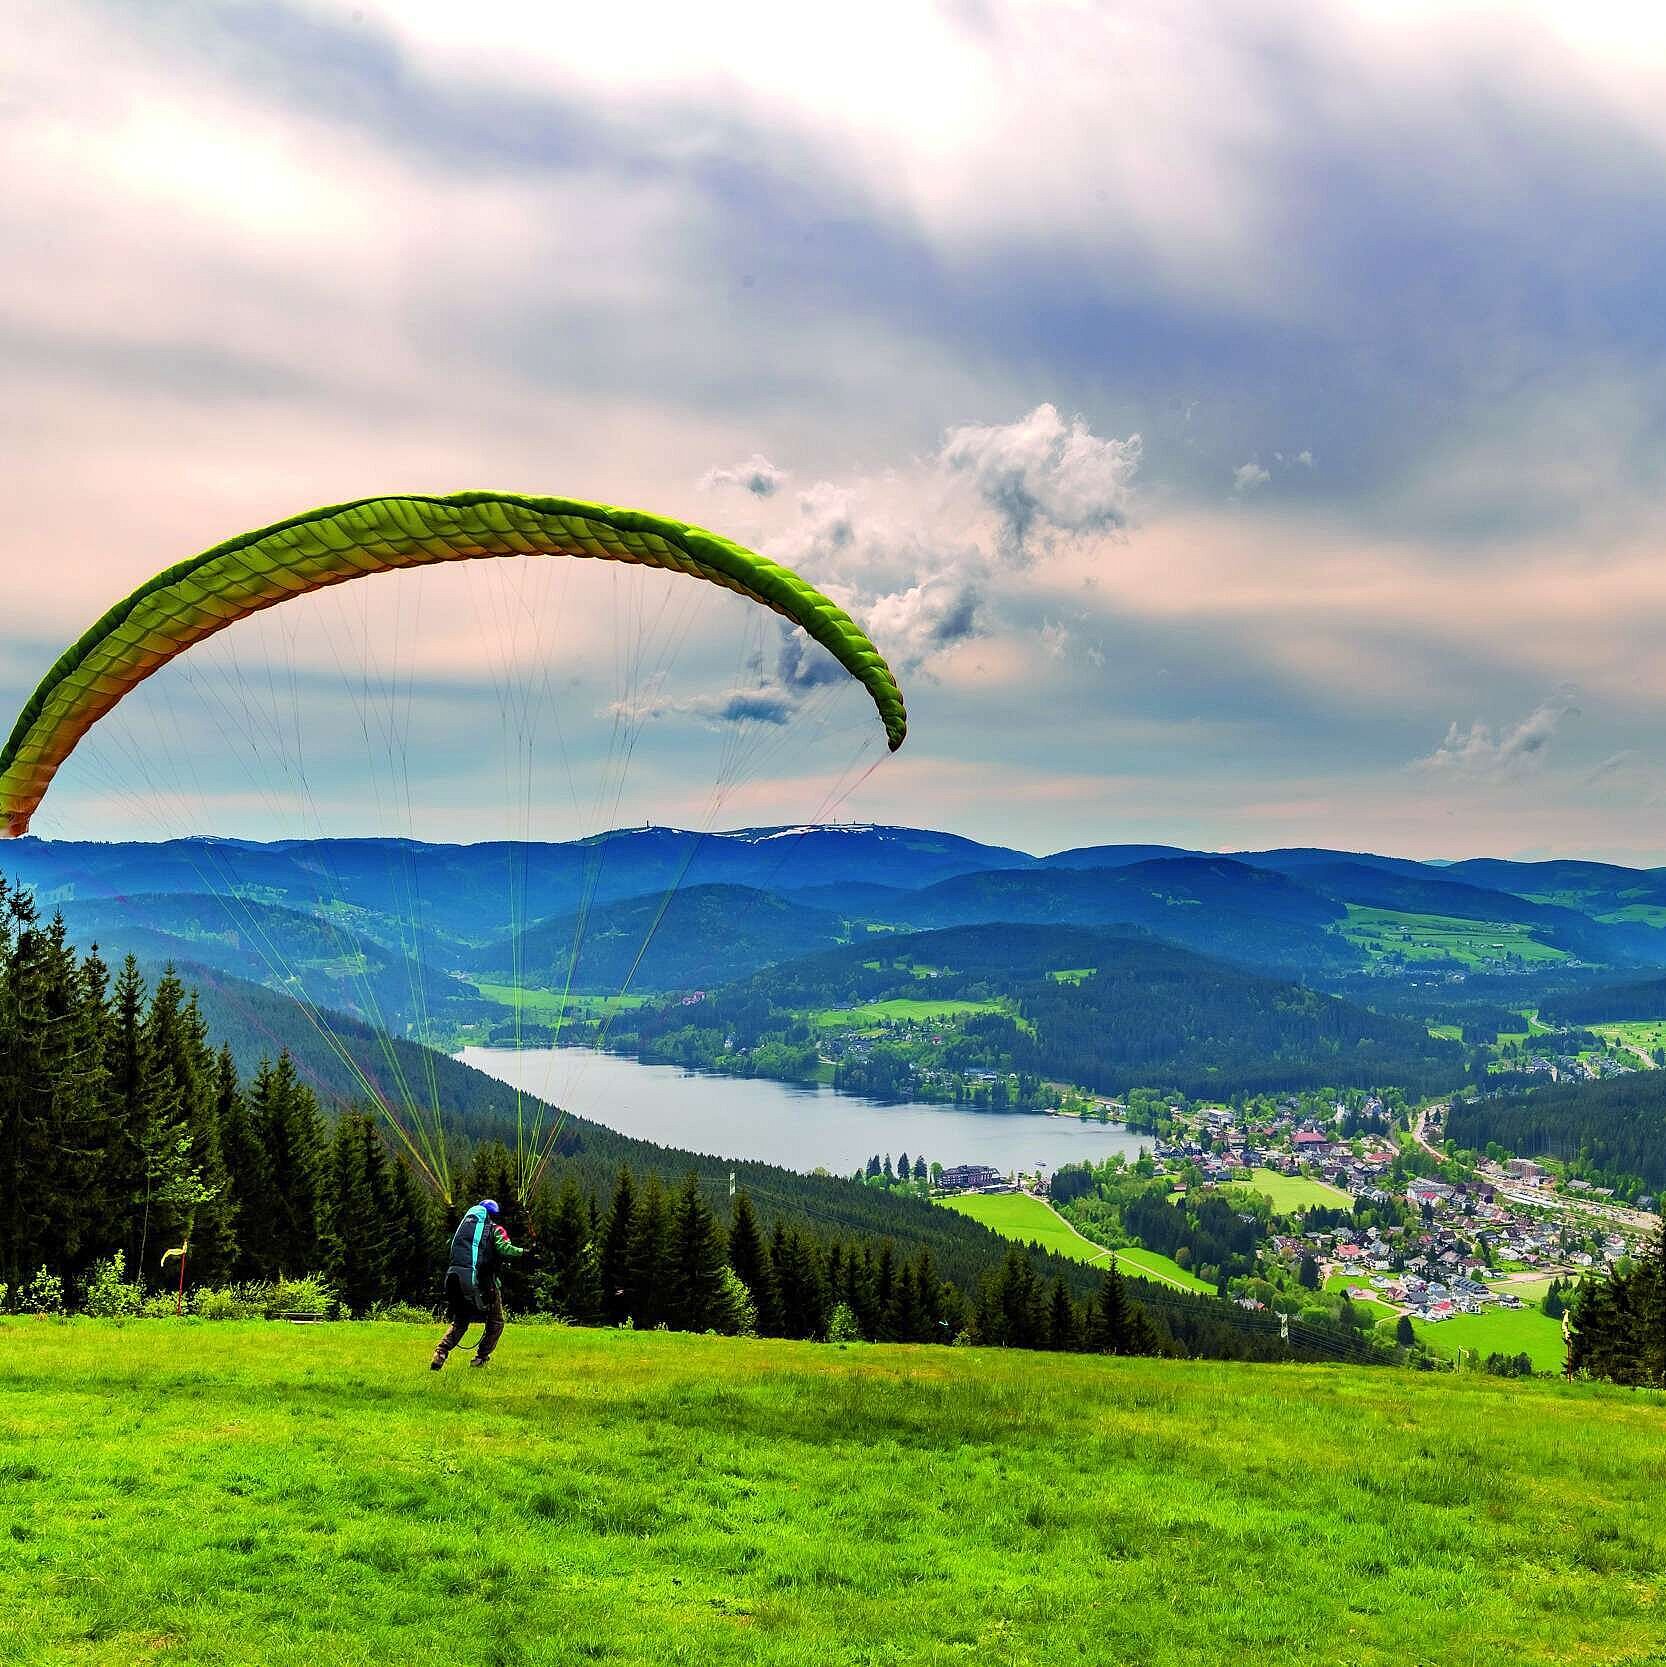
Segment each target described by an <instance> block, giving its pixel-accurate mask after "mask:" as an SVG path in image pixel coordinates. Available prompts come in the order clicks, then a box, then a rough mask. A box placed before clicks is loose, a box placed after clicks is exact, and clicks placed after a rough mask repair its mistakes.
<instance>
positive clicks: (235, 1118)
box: [214, 1047, 277, 1280]
mask: <svg viewBox="0 0 1666 1667" xmlns="http://www.w3.org/2000/svg"><path fill="white" fill-rule="evenodd" d="M214 1111H215V1117H216V1119H217V1121H218V1123H219V1136H220V1157H221V1161H222V1162H223V1163H224V1165H225V1168H226V1177H227V1189H228V1194H229V1202H230V1208H231V1210H232V1212H233V1217H232V1219H233V1222H234V1224H235V1226H236V1229H237V1257H236V1261H235V1262H234V1264H233V1266H232V1270H231V1271H232V1277H233V1278H234V1279H240V1280H241V1279H260V1278H262V1277H264V1276H265V1274H266V1273H267V1271H268V1270H269V1269H271V1268H273V1267H274V1266H276V1263H277V1252H276V1248H275V1244H274V1239H273V1220H274V1215H275V1204H274V1201H273V1197H272V1170H271V1165H270V1163H269V1162H268V1160H267V1156H266V1143H265V1141H264V1140H263V1139H262V1138H261V1133H260V1130H259V1129H258V1128H256V1126H255V1121H254V1118H253V1116H252V1115H251V1114H250V1111H249V1103H248V1101H247V1100H246V1099H244V1097H243V1090H242V1087H241V1086H240V1084H239V1083H238V1080H237V1066H236V1065H235V1064H234V1063H233V1061H232V1057H231V1049H230V1048H229V1047H223V1048H221V1049H220V1054H219V1057H218V1059H216V1060H215V1062H214Z"/></svg>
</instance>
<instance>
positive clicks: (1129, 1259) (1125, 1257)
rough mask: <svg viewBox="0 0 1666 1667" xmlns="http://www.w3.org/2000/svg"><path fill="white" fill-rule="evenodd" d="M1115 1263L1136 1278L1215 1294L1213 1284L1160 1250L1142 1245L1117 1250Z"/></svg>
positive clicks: (1211, 1294) (1210, 1294)
mask: <svg viewBox="0 0 1666 1667" xmlns="http://www.w3.org/2000/svg"><path fill="white" fill-rule="evenodd" d="M1116 1265H1117V1266H1118V1267H1119V1268H1121V1269H1122V1271H1123V1272H1124V1273H1130V1274H1132V1275H1133V1276H1134V1277H1135V1278H1136V1279H1155V1280H1156V1281H1157V1282H1158V1283H1159V1284H1162V1285H1179V1286H1181V1287H1182V1288H1183V1289H1184V1290H1188V1291H1203V1292H1205V1293H1207V1294H1208V1295H1209V1296H1213V1295H1214V1294H1215V1287H1214V1286H1213V1285H1210V1284H1208V1283H1206V1282H1205V1281H1204V1280H1201V1279H1199V1278H1198V1277H1197V1275H1196V1274H1194V1273H1188V1272H1187V1271H1186V1269H1185V1268H1183V1267H1181V1265H1180V1264H1179V1263H1178V1262H1177V1261H1175V1259H1174V1258H1173V1257H1172V1256H1165V1255H1164V1254H1163V1253H1162V1252H1161V1251H1160V1250H1146V1249H1145V1248H1144V1247H1143V1246H1135V1247H1133V1248H1131V1249H1123V1250H1119V1251H1117V1253H1116Z"/></svg>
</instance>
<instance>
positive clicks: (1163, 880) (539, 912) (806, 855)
mask: <svg viewBox="0 0 1666 1667" xmlns="http://www.w3.org/2000/svg"><path fill="white" fill-rule="evenodd" d="M0 868H3V870H4V871H5V872H6V873H7V874H9V875H11V876H13V877H15V878H17V879H18V880H20V881H21V882H23V883H24V884H25V885H27V886H29V887H32V888H33V889H34V891H35V893H36V896H37V898H38V899H39V901H40V902H41V903H43V904H44V905H46V906H48V907H51V906H55V905H61V906H63V907H65V908H67V909H68V910H69V911H70V913H71V918H72V920H73V922H74V924H75V926H76V929H77V931H78V932H83V933H84V932H87V931H96V932H97V933H98V934H99V935H100V936H101V937H102V938H104V939H106V940H108V941H109V942H110V943H111V944H113V945H115V946H117V947H119V948H122V949H126V948H131V949H133V950H134V951H135V952H136V953H139V954H141V955H143V956H145V957H147V958H150V959H152V960H156V959H165V958H166V957H167V956H169V955H170V954H171V955H176V956H179V957H182V958H186V959H191V960H194V961H198V962H201V963H204V964H211V965H214V966H217V967H219V968H220V969H221V970H223V971H226V972H230V973H235V974H237V975H238V976H241V977H248V978H253V979H257V980H261V981H265V982H270V983H273V984H277V983H279V982H281V980H282V978H283V977H286V976H288V975H289V974H290V973H291V972H293V973H295V974H296V975H297V976H299V977H300V978H301V980H302V982H303V983H304V984H305V986H306V988H307V989H308V991H309V993H312V994H313V995H314V998H315V999H318V1000H320V1001H324V1002H327V1003H328V1004H330V1005H332V1006H337V1007H340V1006H343V1005H346V1006H349V1007H351V1008H353V1009H354V1010H356V1011H363V1012H366V1013H369V1012H373V1011H377V1010H379V1011H380V1013H381V1016H382V1019H383V1021H384V1022H386V1023H387V1024H388V1025H389V1026H390V1027H391V1028H393V1029H394V1030H396V1031H400V1030H403V1029H404V1028H405V1027H406V1026H407V1025H410V1024H414V1023H415V1024H420V1023H425V1022H428V1021H431V1020H433V1019H435V1018H436V1017H440V1018H458V1017H461V1016H462V1014H463V1013H464V1011H465V1007H464V1006H460V1005H459V1004H460V1003H462V1004H466V1003H467V1002H468V1001H469V1000H470V999H471V998H470V997H469V994H468V992H467V991H466V990H465V989H462V988H460V987H459V986H458V983H457V980H455V979H453V978H450V977H449V976H448V975H449V974H452V973H456V972H468V973H478V972H494V971H496V972H507V971H508V970H509V966H510V964H511V962H512V959H513V952H512V945H511V943H510V940H511V936H512V934H513V933H515V932H516V931H517V930H519V931H521V932H523V933H524V934H525V947H526V951H527V953H526V957H525V959H526V965H527V966H528V967H530V968H533V969H535V970H536V969H542V971H541V972H540V973H539V980H541V981H542V982H544V983H545V984H546V985H547V984H550V983H565V982H566V976H567V965H566V963H567V961H568V959H569V958H570V956H571V953H572V944H573V942H574V931H573V928H574V926H575V923H576V917H577V916H578V915H579V914H580V913H581V912H585V911H587V912H588V916H589V920H590V923H591V926H592V927H594V928H596V929H597V936H596V938H595V940H594V942H593V944H592V945H591V946H589V947H587V948H586V949H585V951H584V953H583V956H582V957H581V962H580V966H579V968H578V978H579V982H580V986H581V987H582V988H585V989H588V990H593V991H600V990H608V989H612V990H617V989H618V988H619V986H620V984H622V983H623V981H624V979H625V977H626V975H627V974H628V973H629V971H630V968H631V965H632V964H633V962H634V961H635V957H636V954H637V951H638V950H640V949H641V948H642V944H643V940H644V936H645V934H646V931H647V927H648V925H649V924H650V923H652V922H653V921H655V920H656V919H658V920H659V928H658V930H657V932H656V933H655V936H654V941H653V942H652V944H651V945H649V947H648V950H647V952H646V953H645V954H644V955H643V959H642V962H641V965H640V967H639V968H638V972H637V977H636V979H635V980H634V982H636V983H637V984H638V986H639V987H640V988H643V989H647V990H668V989H675V988H679V987H682V986H686V985H691V984H692V985H704V984H708V983H721V982H724V981H727V980H733V979H738V978H742V977H745V976H747V975H749V974H750V973H751V972H752V971H755V970H756V969H758V968H760V967H763V966H766V965H771V964H774V963H778V962H780V961H782V960H783V959H789V958H791V957H793V956H796V955H801V954H804V953H808V952H811V951H813V950H815V949H818V948H821V947H826V946H827V945H829V944H831V943H834V942H837V941H839V940H840V939H842V938H844V937H846V936H850V935H851V934H853V933H854V934H860V933H863V932H865V931H871V930H877V929H883V930H888V931H896V930H903V931H907V930H916V931H920V930H934V929H939V928H943V927H948V926H957V925H976V924H988V923H995V922H1003V921H1008V922H1014V923H1019V924H1049V925H1054V926H1075V925H1085V926H1135V927H1139V928H1142V929H1144V930H1147V931H1150V932H1152V933H1154V934H1156V935H1157V936H1158V937H1161V938H1164V939H1166V940H1168V941H1170V942H1173V943H1176V944H1179V945H1181V946H1183V947H1185V948H1189V949H1192V950H1194V951H1196V952H1198V953H1200V954H1205V955H1210V956H1216V957H1219V958H1221V959H1223V960H1227V961H1231V962H1235V963H1237V964H1239V965H1241V966H1245V967H1249V968H1254V969H1258V970H1261V971H1264V972H1272V973H1292V974H1298V975H1299V976H1301V977H1302V978H1303V979H1304V980H1306V981H1308V982H1319V983H1340V982H1341V981H1343V980H1345V979H1349V978H1351V977H1353V976H1355V975H1356V974H1363V973H1370V974H1372V975H1374V976H1375V975H1382V976H1383V977H1385V978H1389V979H1392V978H1401V979H1405V978H1412V979H1415V978H1418V977H1421V976H1428V974H1427V972H1426V971H1423V970H1420V969H1424V968H1427V967H1429V966H1431V965H1432V966H1434V967H1435V968H1437V969H1440V968H1444V969H1445V970H1446V971H1450V972H1453V973H1462V974H1465V975H1466V976H1467V975H1473V974H1478V973H1481V972H1484V971H1487V970H1500V969H1503V970H1508V971H1509V972H1511V973H1512V974H1513V975H1514V976H1515V977H1516V978H1517V979H1518V981H1519V982H1518V984H1517V986H1516V988H1515V989H1514V990H1512V991H1510V992H1508V993H1507V996H1506V999H1507V1002H1508V1003H1510V1004H1515V1003H1517V1002H1521V1003H1525V1004H1526V1005H1528V1006H1531V1005H1534V1004H1535V1003H1536V1001H1537V1000H1538V996H1539V992H1540V991H1541V990H1548V988H1549V984H1548V981H1549V980H1550V978H1551V976H1552V975H1551V970H1550V966H1549V963H1550V962H1552V961H1554V960H1557V959H1559V958H1561V957H1574V958H1576V959H1577V960H1578V961H1579V962H1580V963H1582V966H1581V967H1580V968H1578V969H1574V970H1576V971H1578V972H1583V971H1584V970H1585V969H1586V968H1594V969H1598V970H1599V971H1601V972H1603V973H1605V974H1610V975H1613V976H1614V977H1616V978H1619V977H1623V976H1624V975H1625V974H1627V973H1628V972H1633V971H1641V970H1642V969H1644V968H1648V967H1659V966H1662V965H1666V872H1660V871H1652V870H1633V869H1625V868H1618V867H1615V866H1613V865H1609V864H1601V863H1572V862H1556V863H1511V862H1499V861H1494V860H1492V859H1475V860H1470V861H1466V862H1458V863H1453V864H1449V865H1436V864H1428V863H1417V862H1412V861H1410V860H1407V859H1403V858H1395V857H1381V856H1376V855H1373V854H1371V853H1369V852H1353V853H1350V852H1337V851H1328V850H1324V849H1319V848H1299V847H1298V848H1290V849H1284V850H1273V851H1261V852H1248V853H1240V854H1238V855H1235V856H1226V855H1219V854H1210V853H1199V852H1187V851H1184V850H1182V849H1180V848H1178V847H1173V846H1165V845H1151V844H1104V845H1089V846H1080V847H1074V848H1072V849H1069V850H1065V851H1059V852H1056V853H1054V854H1052V855H1051V856H1047V857H1041V858H1036V857H1032V856H1029V855H1028V854H1026V853H1024V852H1022V851H1017V850H1013V849H1011V848H1009V847H1003V846H996V845H985V844H980V843H979V842H977V841H974V840H968V839H962V838H959V837H958V836H956V835H953V834H944V833H937V832H932V831H930V830H921V829H911V828H900V827H888V826H878V825H851V826H847V825H830V826H809V827H786V828H776V827H764V828H745V829H737V830H733V831H730V832H724V833H717V834H709V835H705V836H700V835H696V834H693V833H689V832H686V831H680V830H676V829H668V828H652V827H647V828H630V829H620V830H617V831H616V832H614V833H611V834H607V835H603V836H600V837H598V838H596V839H592V840H586V841H574V842H569V843H565V844H562V843H538V842H531V843H525V844H522V843H502V842H500V843H496V844H482V845H467V846H463V845H438V844H425V843H421V842H415V841H404V840H380V839H329V840H303V841H286V842H277V843H273V844H258V843H253V842H248V841H241V840H212V839H197V840H175V841H171V842H166V843H162V844H140V843H126V844H123V843H112V844H100V843H94V842H81V843H63V844H54V843H51V842H47V841H42V840H36V839H24V840H19V841H16V842H14V843H12V844H10V845H8V846H7V847H6V848H5V850H4V852H3V853H0ZM706 888H734V890H735V892H736V895H735V896H733V897H731V898H730V899H729V905H731V906H732V907H731V906H726V905H724V904H722V903H721V902H719V901H718V899H720V898H721V897H722V895H723V893H722V891H721V889H717V890H710V891H709V892H708V890H707V889H706ZM672 892H675V893H676V894H677V896H678V900H677V901H676V902H674V903H673V905H672V906H671V907H670V908H668V909H665V912H664V915H663V918H660V916H661V910H662V907H663V906H664V905H665V901H666V898H667V896H668V894H670V893H672ZM741 894H744V897H745V901H744V903H743V902H742V901H741ZM766 897H768V898H773V899H774V900H775V901H773V902H767V903H766V902H765V901H763V899H764V898H766ZM169 898H173V899H176V900H178V901H177V903H175V904H170V903H169V902H167V901H166V900H167V899H169ZM688 898H693V899H694V901H693V902H692V903H691V902H688V901H685V899H688ZM215 899H236V900H237V902H236V904H235V905H234V906H224V905H216V903H215V901H214V900H215ZM217 906H219V907H220V912H221V913H222V914H224V915H225V916H226V918H227V925H226V926H225V928H224V929H222V928H220V927H217V926H215V925H214V924H213V921H214V918H215V914H214V911H215V908H216V907H217ZM245 906H246V908H247V910H249V911H255V912H258V911H261V910H275V911H287V914H286V915H285V914H275V915H273V916H271V917H270V919H271V920H272V922H273V925H274V929H275V930H277V932H278V936H279V939H280V941H281V942H285V943H287V942H288V941H289V940H291V939H293V940H294V941H295V943H296V944H297V946H303V945H304V944H305V941H306V939H307V938H308V936H309V935H310V934H312V932H313V927H312V926H309V925H308V924H307V923H308V922H314V923H319V922H328V923H331V926H332V930H333V931H335V932H336V933H337V934H338V935H341V936H343V937H344V938H345V940H347V941H348V942H349V943H350V944H352V945H353V946H355V947H356V949H357V950H358V951H359V952H360V953H361V954H362V955H363V957H364V963H365V968H366V969H367V970H365V971H359V970H355V969H353V968H352V967H351V964H350V962H348V961H346V960H344V959H343V956H344V955H345V954H346V953H347V951H346V950H345V949H338V950H337V951H335V952H333V953H332V954H326V953H307V952H305V951H304V948H302V947H297V949H296V950H294V951H291V950H289V949H283V950H282V952H281V953H280V954H279V955H278V956H276V957H265V956H264V955H263V954H262V948H261V944H260V942H259V934H258V933H254V934H251V933H249V932H247V931H244V930H242V929H241V926H242V917H243V914H244V912H245ZM1350 908H1354V909H1370V910H1376V911H1386V912H1388V913H1390V914H1403V915H1408V916H1409V915H1422V916H1436V917H1440V918H1441V919H1442V920H1450V921H1477V922H1486V923H1492V922H1495V921H1496V922H1497V923H1499V924H1500V925H1501V926H1506V927H1509V928H1510V929H1511V931H1512V932H1513V933H1514V934H1515V935H1514V936H1513V937H1512V936H1510V935H1509V934H1506V933H1500V934H1498V935H1499V936H1500V937H1504V938H1505V939H1506V948H1504V949H1502V950H1500V952H1499V954H1498V955H1497V956H1496V957H1492V958H1491V964H1490V967H1489V965H1488V964H1487V963H1488V960H1489V953H1488V952H1489V947H1490V946H1489V945H1488V943H1487V942H1485V941H1484V940H1485V938H1486V936H1487V935H1486V934H1484V933H1483V934H1475V933H1471V934H1469V936H1468V939H1465V938H1464V936H1463V934H1461V933H1454V932H1451V931H1446V930H1444V929H1443V928H1441V927H1440V926H1439V925H1438V923H1437V924H1436V925H1435V926H1432V927H1431V926H1428V925H1427V924H1426V923H1419V922H1411V921H1408V922H1397V921H1394V920H1382V919H1377V920H1374V921H1372V922H1371V923H1370V928H1371V930H1370V932H1369V933H1365V934H1362V933H1360V932H1357V931H1355V932H1352V935H1351V936H1350V935H1349V933H1348V932H1345V931H1344V928H1345V927H1349V929H1350V931H1351V927H1350V917H1349V909H1350ZM633 934H634V938H633ZM1528 940H1531V943H1529V942H1528ZM1453 944H1459V945H1460V946H1461V949H1460V951H1459V952H1457V953H1454V951H1453V949H1452V945H1453ZM1532 944H1539V945H1543V946H1547V947H1549V948H1552V949H1554V950H1556V951H1559V952H1560V955H1559V956H1542V955H1531V954H1530V955H1526V956H1524V955H1523V954H1522V953H1520V951H1521V950H1522V948H1523V947H1526V948H1528V949H1531V946H1532ZM1401 945H1406V946H1408V947H1409V949H1410V951H1411V952H1410V953H1406V952H1403V951H1402V950H1401V948H1400V946H1401ZM1477 948H1478V951H1479V952H1477ZM272 959H275V960H278V961H282V962H289V961H294V962H295V963H296V964H295V965H294V966H285V967H279V968H274V967H273V966H271V965H269V964H268V962H269V960H272ZM1529 961H1532V962H1535V963H1536V964H1533V965H1529V964H1528V962H1529ZM412 962H414V963H415V964H416V965H415V968H414V969H413V967H412V965H411V963H412ZM344 974H350V976H343V975H344ZM1557 976H1558V977H1560V976H1561V975H1560V974H1558V975H1557ZM366 978H368V979H369V981H370V984H371V986H372V987H371V989H370V990H369V992H367V991H366V990H364V989H355V988H354V987H353V986H356V985H360V984H362V983H363V982H364V980H365V979H366ZM413 981H415V982H413ZM535 981H538V980H535ZM1565 982H1566V981H1565V980H1563V983H1564V984H1565ZM1384 1001H1385V1003H1387V1004H1389V1005H1394V1004H1395V1003H1396V1002H1397V1001H1398V997H1396V996H1390V995H1389V994H1387V993H1385V995H1384Z"/></svg>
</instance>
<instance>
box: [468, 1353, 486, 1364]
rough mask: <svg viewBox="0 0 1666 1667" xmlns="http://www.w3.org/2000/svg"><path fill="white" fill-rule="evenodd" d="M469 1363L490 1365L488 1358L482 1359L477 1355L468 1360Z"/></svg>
mask: <svg viewBox="0 0 1666 1667" xmlns="http://www.w3.org/2000/svg"><path fill="white" fill-rule="evenodd" d="M469 1365H471V1366H490V1365H491V1360H490V1359H486V1360H482V1359H481V1358H480V1356H479V1355H476V1356H475V1357H474V1358H473V1359H472V1360H471V1361H470V1362H469Z"/></svg>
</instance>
